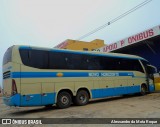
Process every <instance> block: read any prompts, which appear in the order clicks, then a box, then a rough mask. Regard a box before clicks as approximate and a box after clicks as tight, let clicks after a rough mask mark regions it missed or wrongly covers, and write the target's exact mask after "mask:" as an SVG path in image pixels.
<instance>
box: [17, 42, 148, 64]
mask: <svg viewBox="0 0 160 127" xmlns="http://www.w3.org/2000/svg"><path fill="white" fill-rule="evenodd" d="M14 47H17V48H19V49H37V50H45V51H55V52H68V53H69V52H70V53H77V54H90V55H96V56H109V57H119V58H128V59H141V60H145V61H147V60H146V59H144V58H142V57H140V56H136V55H128V54H122V53H105V52H97V51H80V50H68V49H57V48H44V47H38V46H25V45H14Z"/></svg>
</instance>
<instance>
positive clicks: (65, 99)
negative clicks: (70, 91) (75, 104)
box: [61, 96, 69, 105]
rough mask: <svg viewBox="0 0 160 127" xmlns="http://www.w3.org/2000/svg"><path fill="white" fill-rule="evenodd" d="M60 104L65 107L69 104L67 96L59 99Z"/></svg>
mask: <svg viewBox="0 0 160 127" xmlns="http://www.w3.org/2000/svg"><path fill="white" fill-rule="evenodd" d="M61 103H62V104H63V105H67V104H68V103H69V98H68V97H67V96H62V97H61Z"/></svg>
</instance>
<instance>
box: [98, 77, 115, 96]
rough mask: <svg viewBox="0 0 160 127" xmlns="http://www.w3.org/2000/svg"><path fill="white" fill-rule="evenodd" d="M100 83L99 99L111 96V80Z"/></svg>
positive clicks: (112, 87)
mask: <svg viewBox="0 0 160 127" xmlns="http://www.w3.org/2000/svg"><path fill="white" fill-rule="evenodd" d="M99 83H100V93H101V94H100V95H101V96H100V97H108V96H113V95H114V94H115V89H114V85H113V81H111V80H101V81H99Z"/></svg>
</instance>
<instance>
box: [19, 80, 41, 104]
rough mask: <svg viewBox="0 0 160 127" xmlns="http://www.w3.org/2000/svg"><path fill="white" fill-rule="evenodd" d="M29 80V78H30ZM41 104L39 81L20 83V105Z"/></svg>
mask: <svg viewBox="0 0 160 127" xmlns="http://www.w3.org/2000/svg"><path fill="white" fill-rule="evenodd" d="M30 80H31V79H30ZM38 105H41V83H31V84H23V83H22V84H21V106H38Z"/></svg>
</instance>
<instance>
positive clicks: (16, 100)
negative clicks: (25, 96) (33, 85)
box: [3, 94, 20, 106]
mask: <svg viewBox="0 0 160 127" xmlns="http://www.w3.org/2000/svg"><path fill="white" fill-rule="evenodd" d="M3 102H4V103H5V104H6V105H8V106H20V94H16V95H13V96H11V97H3Z"/></svg>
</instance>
